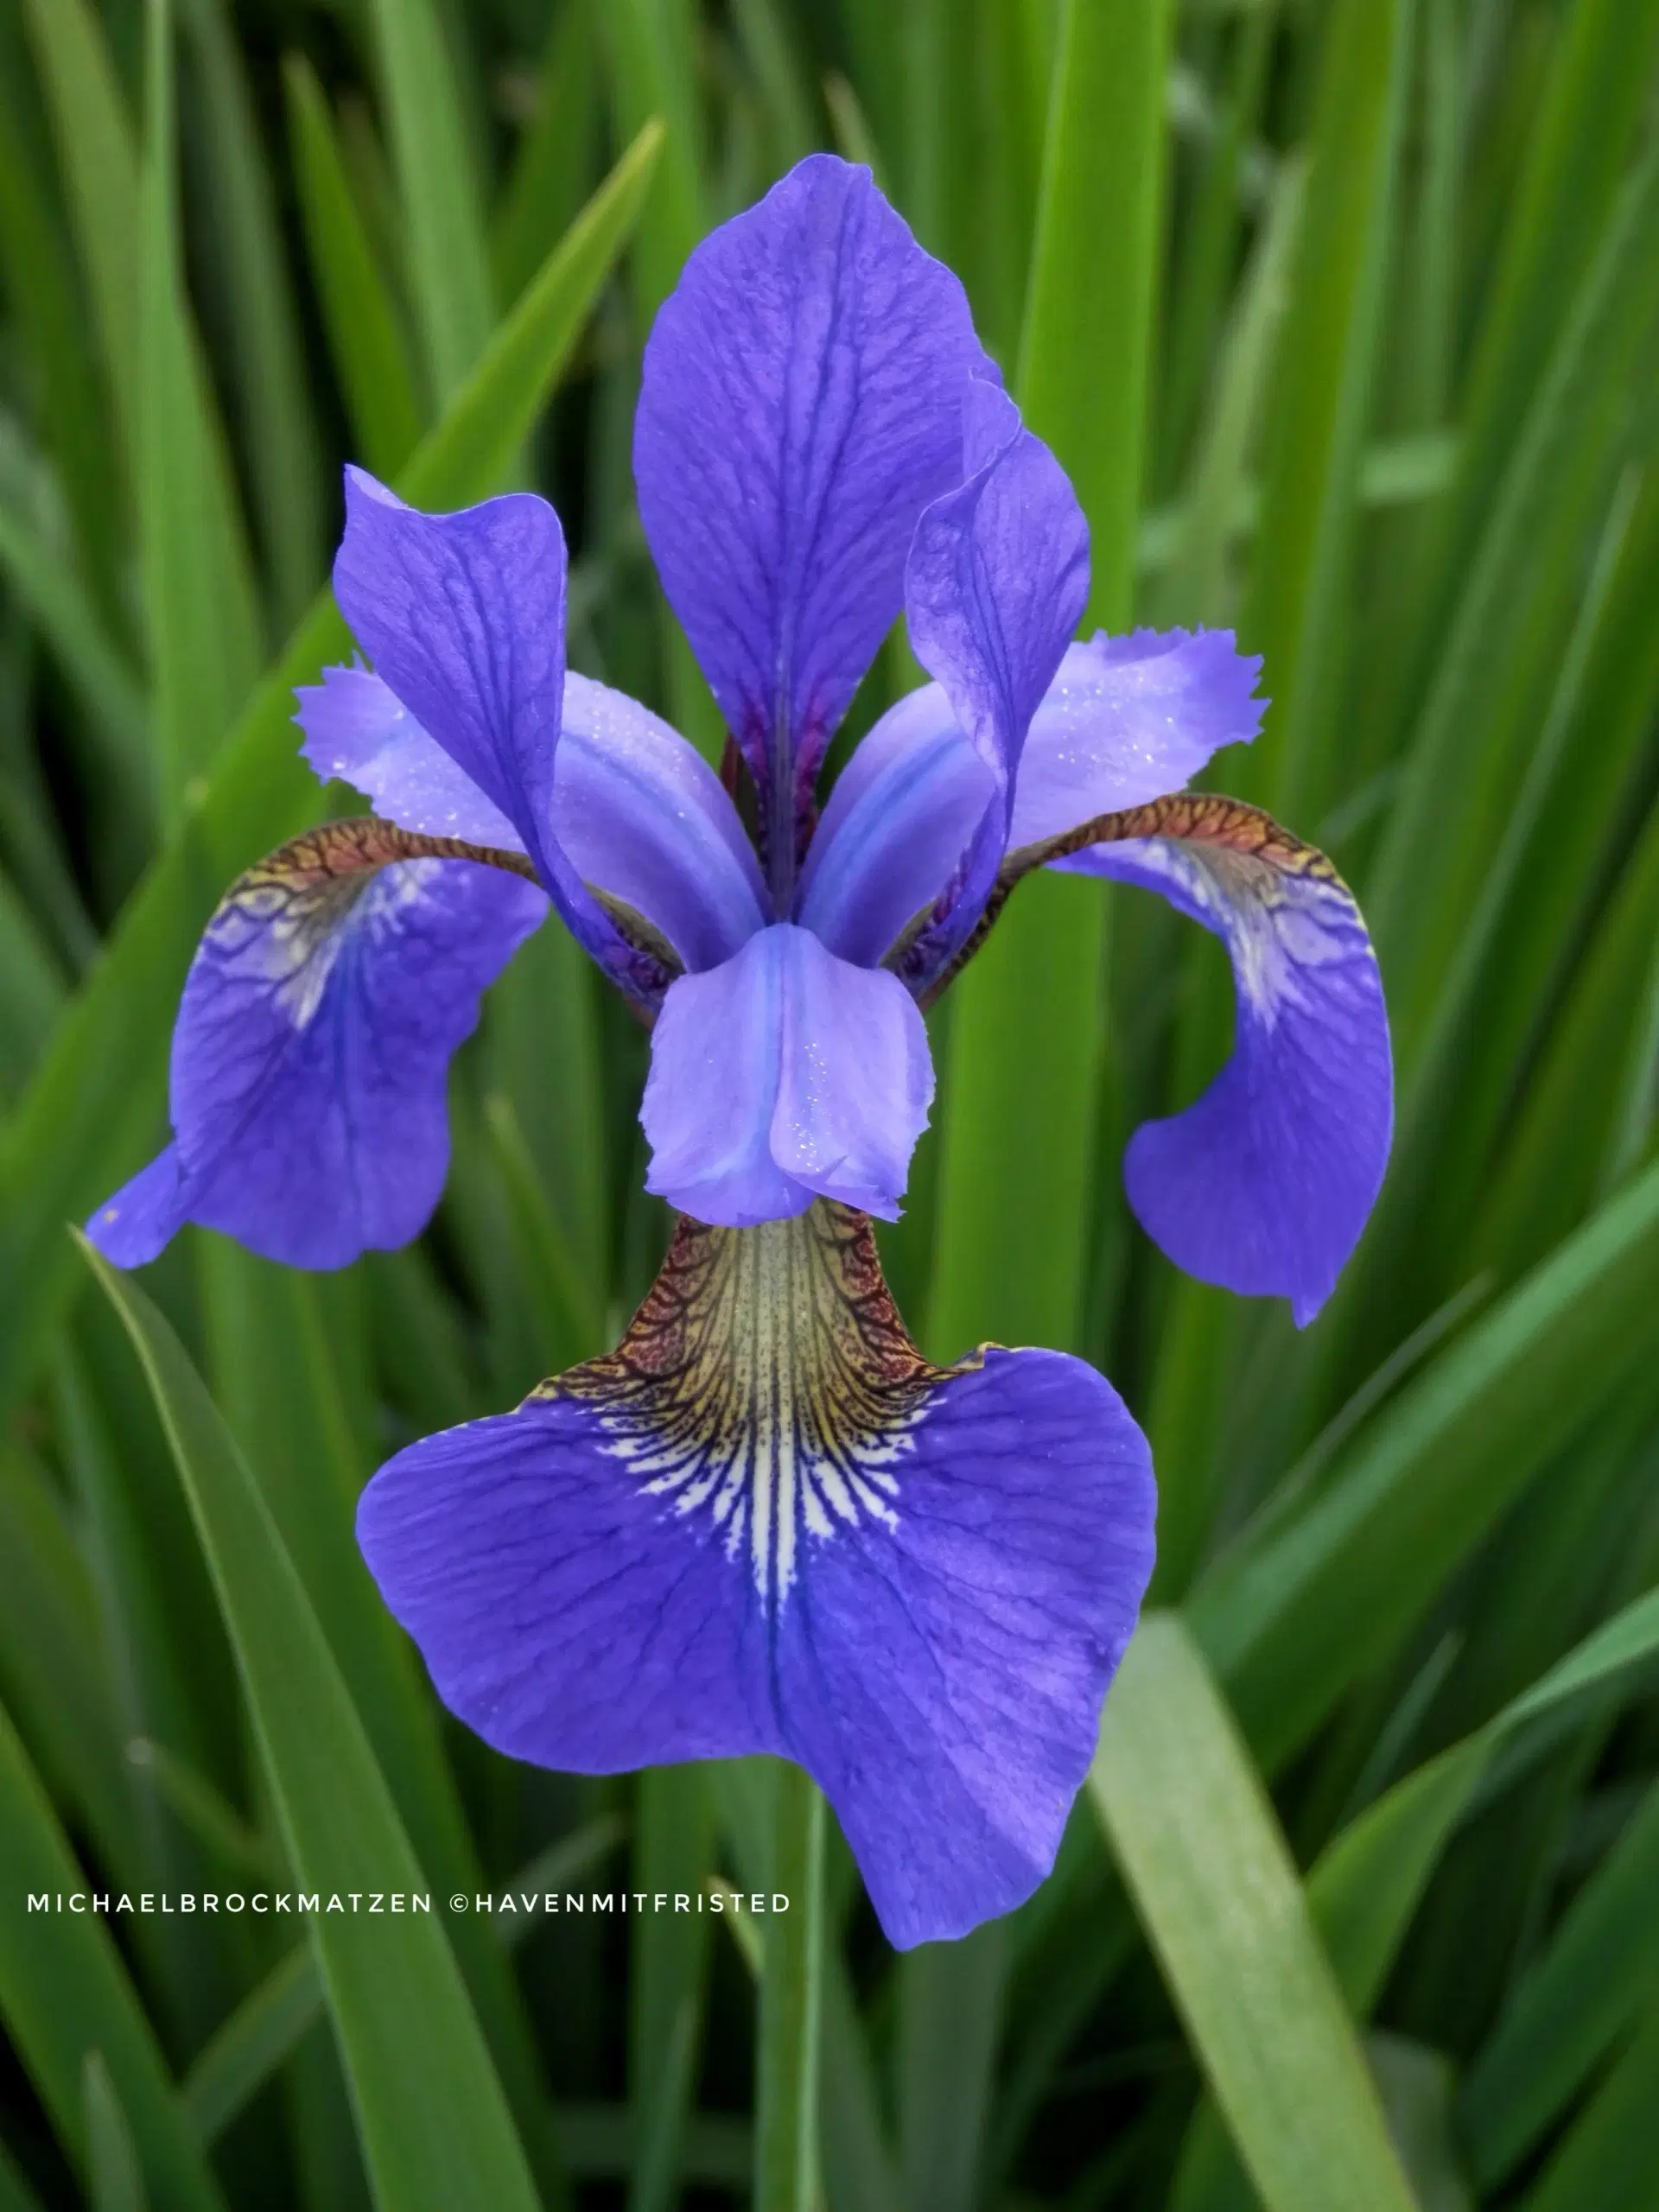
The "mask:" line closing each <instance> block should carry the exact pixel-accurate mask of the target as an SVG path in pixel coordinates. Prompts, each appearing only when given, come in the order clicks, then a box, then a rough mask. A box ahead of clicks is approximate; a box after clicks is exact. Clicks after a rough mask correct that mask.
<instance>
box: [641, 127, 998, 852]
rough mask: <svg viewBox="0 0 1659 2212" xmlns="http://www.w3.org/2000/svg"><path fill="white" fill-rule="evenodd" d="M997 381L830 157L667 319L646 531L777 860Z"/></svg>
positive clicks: (719, 241)
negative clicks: (909, 561)
mask: <svg viewBox="0 0 1659 2212" xmlns="http://www.w3.org/2000/svg"><path fill="white" fill-rule="evenodd" d="M995 374H996V372H995V368H994V367H993V366H992V365H991V364H990V362H989V361H988V359H987V358H986V356H985V354H984V353H983V352H982V349H981V347H980V345H979V342H978V340H976V337H975V335H974V329H973V321H972V317H971V315H969V308H968V302H967V297H966V296H965V294H964V293H963V289H962V286H961V284H960V283H958V281H957V278H956V277H954V276H953V275H952V274H951V272H950V270H948V269H946V268H945V267H944V265H943V264H942V263H940V262H938V261H935V260H934V259H933V258H932V257H931V255H929V254H926V253H924V252H923V251H922V250H921V248H920V247H919V246H918V245H917V244H916V242H915V240H914V238H912V236H911V233H910V232H909V230H908V229H907V228H906V225H905V224H904V222H903V221H902V220H901V219H900V218H899V216H898V215H896V214H895V213H893V209H892V208H891V207H889V206H888V205H887V201H886V200H884V199H883V198H882V196H881V194H880V193H879V192H878V191H877V190H876V188H875V187H874V184H873V183H872V182H871V180H870V175H869V172H868V169H862V168H850V167H849V165H848V164H847V163H846V162H841V161H837V160H836V159H835V158H834V156H830V155H827V154H817V155H813V156H810V157H809V158H808V159H807V160H805V161H804V162H800V163H799V164H798V166H797V167H796V168H793V169H792V170H791V172H790V174H789V175H787V176H786V177H785V178H784V179H783V181H781V182H780V183H779V184H777V185H775V186H774V187H773V188H772V191H771V192H769V193H768V194H766V198H765V199H764V200H762V201H761V202H760V205H759V206H758V207H753V208H750V209H749V210H748V211H747V213H743V214H741V215H739V216H737V217H735V218H734V219H733V220H732V221H730V222H728V223H726V224H723V225H722V226H721V228H720V229H719V230H717V231H715V232H714V233H713V235H712V236H711V237H709V238H705V239H704V240H703V242H702V245H699V246H698V247H697V248H696V251H694V252H693V253H692V255H691V257H690V260H689V261H688V262H687V263H686V265H685V270H684V272H683V275H682V277H681V278H680V281H679V283H678V284H677V287H676V288H675V289H674V291H673V293H672V294H671V296H670V297H669V298H668V300H667V301H666V302H664V306H663V308H662V309H661V311H660V313H659V314H658V317H657V321H656V325H655V327H654V328H653V330H652V334H651V338H650V340H649V342H648V343H647V345H646V347H645V367H644V373H643V378H642V382H641V385H640V394H639V412H638V414H637V416H636V417H635V423H634V448H633V457H634V476H635V480H636V481H637V484H638V486H639V514H640V519H641V521H642V522H643V523H644V524H645V535H646V537H647V538H648V539H649V540H650V543H651V550H652V554H653V556H655V559H656V562H657V566H658V571H659V572H660V574H661V576H662V579H663V587H664V590H665V591H666V593H667V594H668V598H669V601H670V604H671V606H672V607H673V609H674V612H675V613H676V614H677V616H678V617H679V620H680V622H681V624H682V625H683V628H684V630H685V632H686V635H687V637H688V638H689V639H690V641H691V646H692V650H693V651H694V652H695V653H696V657H697V659H698V662H699V663H700V664H701V666H702V671H703V673H704V675H705V676H707V677H708V679H709V684H710V686H711V687H712V689H713V690H714V694H715V698H716V699H717V700H718V701H719V702H720V705H721V711H722V712H723V714H724V715H725V717H726V721H727V727H728V728H729V729H730V731H731V732H732V734H733V735H734V737H735V738H736V740H737V741H738V743H739V745H740V746H741V747H742V749H743V753H744V755H745V757H746V758H747V761H748V764H749V766H750V768H751V769H752V770H753V773H754V775H755V778H756V780H757V782H758V784H759V785H760V791H761V792H762V795H763V798H762V814H763V821H764V822H765V823H766V824H767V825H768V836H771V838H772V842H773V844H774V845H775V844H776V842H778V838H779V836H782V835H783V833H784V829H785V826H786V828H787V837H788V841H789V842H790V843H791V845H792V842H793V840H794V837H795V834H796V826H797V823H798V818H799V810H802V809H804V805H805V804H806V802H807V801H808V800H809V799H810V790H811V784H812V779H813V778H814V776H815V775H816V772H817V766H818V764H819V762H820V760H822V758H823V747H824V746H825V744H826V743H827V742H828V741H829V735H830V734H831V732H832V731H833V730H834V729H835V728H836V724H837V723H838V722H839V721H840V720H841V717H842V715H843V714H844V713H845V711H846V709H847V703H848V702H849V699H850V698H851V697H852V695H853V692H854V690H855V688H856V686H857V684H858V681H859V678H860V677H861V676H862V675H863V673H864V671H865V670H866V669H867V668H868V666H869V664H870V661H871V659H872V658H873V657H874V652H875V649H876V647H877V645H879V644H880V641H881V639H882V637H883V635H884V634H885V633H886V632H887V629H888V628H889V627H890V626H891V625H892V623H893V620H894V618H895V617H896V616H897V614H898V613H899V606H900V601H901V596H902V588H903V577H904V569H905V557H906V552H907V550H908V549H909V545H910V541H911V535H912V531H914V529H915V526H916V523H917V519H918V517H919V515H920V514H921V512H922V510H923V509H924V508H925V506H926V505H927V504H928V502H929V501H930V500H931V499H935V498H936V497H937V496H938V494H939V493H941V492H943V491H944V490H945V489H946V488H947V487H948V486H950V485H951V484H954V483H956V482H957V480H959V478H960V476H961V473H962V448H961V407H962V397H963V389H964V387H965V385H967V382H968V380H969V378H970V377H971V376H976V375H977V376H981V377H993V378H994V377H995ZM773 823H776V825H777V829H776V832H775V834H774V832H773V830H772V826H771V825H772V824H773ZM774 858H776V855H774ZM786 858H787V862H788V870H787V871H786V872H792V868H793V861H794V854H793V851H792V850H791V851H790V852H789V853H788V854H787V855H786ZM773 880H774V882H775V881H777V880H779V875H778V873H777V869H776V868H775V867H774V870H773Z"/></svg>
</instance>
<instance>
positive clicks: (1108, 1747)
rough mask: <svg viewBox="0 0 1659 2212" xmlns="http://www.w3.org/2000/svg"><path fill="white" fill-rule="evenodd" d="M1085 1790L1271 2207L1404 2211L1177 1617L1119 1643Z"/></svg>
mask: <svg viewBox="0 0 1659 2212" xmlns="http://www.w3.org/2000/svg"><path fill="white" fill-rule="evenodd" d="M1090 1791H1091V1793H1092V1795H1093V1796H1094V1799H1095V1802H1096V1805H1097V1807H1098V1808H1099V1810H1100V1813H1101V1816H1102V1818H1103V1820H1104V1821H1105V1823H1106V1827H1107V1832H1108V1834H1109V1836H1110V1838H1111V1840H1112V1847H1113V1849H1114V1851H1115V1852H1116V1855H1117V1859H1118V1863H1119V1864H1120V1866H1122V1869H1123V1872H1124V1877H1125V1879H1126V1880H1127V1881H1128V1885H1129V1889H1130V1891H1131V1893H1132V1894H1133V1896H1134V1897H1135V1904H1136V1908H1137V1910H1139V1912H1140V1914H1141V1920H1142V1922H1143V1923H1144V1925H1145V1927H1146V1929H1147V1934H1148V1936H1150V1938H1151V1940H1152V1942H1153V1946H1154V1949H1155V1950H1156V1952H1157V1954H1158V1956H1159V1959H1160V1963H1161V1965H1162V1967H1163V1970H1164V1974H1165V1978H1166V1980H1167V1982H1168V1984H1169V1987H1170V1991H1171V1994H1172V1995H1173V1997H1174V1999H1175V2001H1176V2003H1177V2004H1178V2005H1179V2007H1180V2009H1181V2012H1182V2014H1183V2016H1184V2017H1185V2020H1186V2024H1187V2027H1188V2030H1189V2031H1190V2033H1191V2035H1192V2041H1193V2044H1194V2047H1195V2049H1196V2050H1197V2053H1198V2057H1199V2059H1200V2061H1201V2062H1202V2063H1203V2065H1204V2068H1205V2072H1206V2074H1207V2075H1208V2076H1209V2078H1210V2082H1211V2086H1212V2088H1214V2090H1215V2093H1216V2096H1217V2101H1218V2103H1219V2104H1220V2106H1221V2109H1222V2111H1223V2113H1224V2114H1225V2116H1226V2120H1227V2124H1228V2126H1229V2128H1230V2130H1231V2132H1232V2134H1233V2138H1234V2140H1235V2141H1236V2144H1237V2145H1238V2148H1239V2151H1240V2153H1241V2154H1242V2156H1243V2160H1244V2163H1245V2164H1246V2166H1247V2167H1248V2168H1249V2173H1250V2177H1251V2178H1252V2180H1253V2181H1254V2182H1255V2185H1256V2188H1257V2190H1259V2191H1260V2193H1261V2196H1262V2202H1263V2203H1264V2205H1265V2206H1266V2207H1267V2208H1268V2212H1348V2208H1353V2212H1360V2208H1364V2212H1372V2208H1376V2212H1383V2208H1388V2212H1411V2206H1412V2199H1411V2193H1410V2191H1409V2190H1408V2188H1407V2186H1406V2183H1405V2180H1404V2178H1403V2177H1402V2174H1401V2172H1400V2169H1399V2167H1398V2165H1397V2164H1396V2163H1395V2157H1394V2154H1393V2152H1392V2151H1391V2150H1390V2148H1389V2140H1388V2137H1387V2134H1386V2133H1385V2132H1384V2129H1383V2115H1382V2113H1381V2112H1380V2111H1379V2110H1378V2108H1377V2104H1376V2095H1375V2093H1374V2092H1373V2090H1372V2088H1371V2084H1370V2078H1369V2076H1368V2075H1367V2074H1366V2071H1365V2063H1364V2060H1363V2057H1362V2056H1361V2054H1360V2050H1359V2047H1358V2044H1357V2042H1356V2040H1355V2037H1354V2032H1353V2029H1352V2026H1351V2023H1350V2021H1349V2019H1348V2017H1347V2014H1346V2012H1344V2007H1343V2002H1342V1998H1341V1995H1340V1993H1339V1992H1338V1988H1337V1984H1336V1980H1335V1978H1334V1977H1333V1975H1332V1972H1331V1969H1330V1967H1329V1965H1328V1963H1327V1961H1326V1960H1325V1955H1324V1954H1323V1952H1322V1951H1321V1949H1320V1948H1319V1939H1318V1937H1317V1936H1316V1935H1315V1934H1314V1931H1313V1923H1312V1921H1311V1919H1310V1917H1309V1916H1308V1911H1307V1906H1306V1899H1305V1898H1304V1897H1303V1895H1302V1891H1301V1885H1300V1883H1299V1882H1298V1880H1297V1878H1296V1870H1295V1867H1294V1865H1293V1864H1292V1862H1291V1859H1290V1857H1289V1854H1288V1853H1287V1850H1286V1848H1285V1845H1284V1841H1283V1839H1282V1838H1281V1835H1280V1834H1279V1830H1278V1827H1277V1825H1276V1824H1275V1822H1274V1818H1273V1813H1272V1809H1271V1808H1270V1807H1269V1805H1268V1801H1267V1798H1266V1796H1265V1795H1264V1793H1263V1791H1262V1786H1261V1783H1260V1782H1259V1781H1258V1780H1257V1778H1256V1776H1255V1771H1254V1770H1253V1769H1252V1767H1251V1765H1250V1763H1249V1757H1248V1755H1247V1753H1246V1752H1245V1751H1244V1748H1243V1744H1242V1743H1241V1741H1240V1740H1239V1738H1238V1736H1237V1733H1236V1730H1235V1729H1234V1727H1233V1725H1232V1722H1231V1720H1230V1717H1229V1715H1228V1713H1227V1709H1226V1707H1225V1706H1224V1704H1223V1702H1222V1700H1221V1697H1220V1695H1219V1694H1218V1692H1217V1689H1216V1688H1215V1685H1214V1683H1213V1681H1211V1676H1210V1674H1209V1671H1208V1669H1206V1667H1205V1663H1204V1660H1203V1658H1202V1656H1201V1655H1200V1654H1199V1652H1198V1649H1197V1647H1196V1646H1195V1645H1194V1644H1193V1643H1192V1641H1191V1639H1190V1638H1189V1637H1188V1636H1187V1634H1186V1631H1185V1629H1183V1627H1182V1626H1181V1624H1180V1623H1179V1621H1178V1620H1177V1619H1176V1618H1174V1617H1173V1615H1153V1616H1150V1617H1148V1618H1147V1619H1145V1620H1143V1621H1142V1623H1141V1627H1140V1629H1139V1630H1137V1632H1136V1635H1135V1639H1134V1641H1133V1643H1131V1644H1130V1646H1129V1649H1128V1654H1127V1655H1126V1656H1125V1658H1124V1661H1123V1664H1122V1668H1121V1669H1120V1670H1119V1673H1118V1677H1117V1680H1116V1682H1115V1683H1114V1685H1113V1688H1112V1694H1111V1695H1110V1697H1109V1699H1108V1700H1107V1705H1106V1713H1105V1718H1104V1721H1103V1725H1102V1728H1101V1737H1100V1748H1099V1750H1098V1751H1097V1752H1096V1758H1095V1764H1094V1767H1093V1769H1092V1770H1091V1771H1090Z"/></svg>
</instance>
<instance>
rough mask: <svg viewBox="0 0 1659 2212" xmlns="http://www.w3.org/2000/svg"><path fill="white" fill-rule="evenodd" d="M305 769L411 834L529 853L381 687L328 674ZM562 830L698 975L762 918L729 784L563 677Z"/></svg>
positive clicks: (581, 866) (604, 885) (665, 732)
mask: <svg viewBox="0 0 1659 2212" xmlns="http://www.w3.org/2000/svg"><path fill="white" fill-rule="evenodd" d="M299 698H300V713H299V715H298V717H297V719H298V720H299V721H301V722H302V724H303V726H304V728H305V732H306V741H305V745H304V748H303V750H304V752H305V755H306V758H307V759H308V760H309V761H310V763H311V765H312V766H313V767H314V768H315V770H316V771H317V772H318V774H319V775H321V776H338V777H339V778H340V779H341V780H342V781H344V782H346V783H348V784H351V785H353V787H354V788H355V789H356V790H358V791H362V792H363V793H364V794H365V796H366V797H367V798H370V799H372V802H373V804H374V807H375V810H376V812H377V813H378V814H382V815H384V816H385V817H386V819H387V820H388V821H391V822H395V823H397V824H398V825H399V827H400V828H402V829H415V830H420V831H424V832H425V833H427V834H428V835H430V836H449V837H465V838H467V839H469V840H470V841H472V842H474V843H478V844H490V845H496V846H500V847H504V848H505V849H509V850H512V849H518V850H519V851H522V850H523V849H524V847H523V842H522V840H521V839H520V838H519V836H518V833H517V832H516V830H514V829H513V828H512V824H511V823H509V822H508V820H507V818H506V817H505V815H504V814H502V813H501V811H500V810H499V808H497V807H495V806H493V805H492V804H491V803H490V801H489V800H488V799H487V798H485V796H484V794H483V792H482V791H480V790H479V788H478V786H477V785H475V784H474V783H473V782H472V781H471V780H470V779H468V778H467V776H466V775H465V774H464V773H463V772H462V771H461V768H460V767H459V766H457V765H456V764H455V762H454V760H452V759H451V758H450V756H449V755H448V753H446V752H445V751H444V749H443V747H442V746H441V745H439V744H438V743H437V741H435V739H434V738H432V737H431V736H429V734H428V733H427V732H426V731H425V730H424V729H423V728H422V727H421V725H420V723H419V722H417V721H416V720H415V718H414V716H413V715H411V714H410V713H409V711H408V709H406V708H405V707H404V706H403V705H402V703H401V702H399V701H398V699H397V696H396V695H395V694H394V693H393V692H392V691H391V690H390V689H389V688H388V686H387V685H386V684H385V683H382V681H381V680H380V678H379V677H378V676H371V675H370V674H369V673H368V671H366V670H365V669H353V668H329V669H325V670H324V671H323V679H322V683H321V684H320V685H316V686H312V687H308V688H306V689H305V690H302V691H301V692H300V694H299ZM552 820H553V828H554V831H555V834H556V836H557V838H558V842H559V844H560V847H561V848H562V849H563V852H564V853H565V854H566V855H567V856H568V858H569V861H570V863H571V865H572V866H573V867H574V868H575V869H576V871H577V873H578V874H580V875H581V877H582V880H583V881H584V882H586V883H588V884H591V885H596V886H598V887H599V888H600V889H601V890H603V891H607V892H609V893H611V895H612V896H613V898H616V899H621V900H622V901H623V902H624V903H625V904H626V905H627V906H632V907H633V908H635V909H636V910H637V911H638V912H639V913H641V914H643V915H644V916H645V918H646V920H647V921H649V922H651V923H652V925H654V926H655V927H656V928H657V929H658V930H660V931H661V932H662V934H663V935H664V937H665V938H667V939H668V941H669V943H670V944H671V945H672V946H673V947H674V950H675V951H676V952H677V954H678V955H679V957H680V958H681V960H682V961H683V963H684V964H685V965H686V966H687V967H688V968H694V969H695V968H708V967H713V966H715V964H716V963H718V962H720V961H721V960H724V959H726V958H727V957H728V956H729V955H730V954H732V953H733V952H734V951H735V950H737V948H738V946H739V945H740V944H742V943H743V941H744V939H745V938H747V937H748V936H749V935H751V934H752V932H753V931H755V930H758V929H759V928H760V926H761V925H762V923H763V921H764V919H765V912H764V906H765V896H766V894H765V889H764V887H763V886H762V884H761V881H760V869H759V868H758V867H757V866H756V864H755V859H754V849H753V846H752V845H751V844H750V842H749V841H748V839H747V836H745V835H744V831H743V825H742V823H741V822H740V821H739V819H738V816H737V810H736V809H735V808H734V806H733V804H732V802H731V800H730V799H729V798H728V797H727V796H726V793H725V791H723V790H722V789H721V783H720V779H719V778H718V777H717V776H716V775H715V772H714V771H713V769H711V768H710V767H709V765H708V763H707V762H706V761H705V760H703V759H702V757H701V755H700V754H698V753H696V752H694V751H693V750H692V748H691V747H690V746H689V745H688V744H687V743H686V741H685V740H684V739H683V737H681V736H680V735H679V734H678V733H677V731H675V730H672V729H671V728H669V726H668V724H667V723H666V722H665V721H662V720H661V719H660V717H659V716H658V715H653V714H652V712H651V710H650V709H648V708H646V707H642V706H641V705H640V704H639V702H638V701H637V700H634V699H631V698H629V697H628V696H627V695H626V692H622V691H613V690H612V689H611V688H610V686H609V685H608V684H605V683H595V682H594V680H593V678H592V677H586V676H575V675H567V676H566V677H565V679H564V712H563V728H562V729H561V731H560V735H559V751H558V760H557V764H556V768H555V772H554V781H553V810H552Z"/></svg>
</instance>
